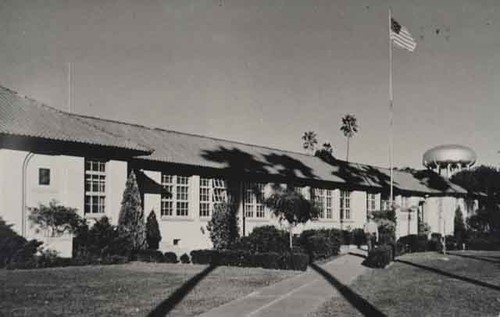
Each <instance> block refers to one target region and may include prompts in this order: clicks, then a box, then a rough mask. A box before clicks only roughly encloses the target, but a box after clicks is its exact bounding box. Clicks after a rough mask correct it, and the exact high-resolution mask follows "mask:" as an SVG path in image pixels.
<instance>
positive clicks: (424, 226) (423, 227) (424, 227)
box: [418, 221, 431, 235]
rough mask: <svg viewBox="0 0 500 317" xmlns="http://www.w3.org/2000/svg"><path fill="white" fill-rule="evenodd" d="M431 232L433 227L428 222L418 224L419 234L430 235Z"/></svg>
mask: <svg viewBox="0 0 500 317" xmlns="http://www.w3.org/2000/svg"><path fill="white" fill-rule="evenodd" d="M430 232H431V226H429V224H428V223H427V222H423V221H420V222H419V223H418V234H425V235H428V234H429V233H430Z"/></svg>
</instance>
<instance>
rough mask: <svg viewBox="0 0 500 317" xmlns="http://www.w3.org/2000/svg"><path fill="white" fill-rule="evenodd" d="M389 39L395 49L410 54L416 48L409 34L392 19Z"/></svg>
mask: <svg viewBox="0 0 500 317" xmlns="http://www.w3.org/2000/svg"><path fill="white" fill-rule="evenodd" d="M390 39H391V41H392V42H393V43H394V44H396V46H397V47H399V48H402V49H405V50H408V51H410V52H413V51H414V50H415V47H417V42H415V39H413V37H412V36H411V34H410V32H408V30H407V29H406V28H405V27H404V26H402V25H401V24H399V22H398V21H396V20H394V19H393V18H391V31H390Z"/></svg>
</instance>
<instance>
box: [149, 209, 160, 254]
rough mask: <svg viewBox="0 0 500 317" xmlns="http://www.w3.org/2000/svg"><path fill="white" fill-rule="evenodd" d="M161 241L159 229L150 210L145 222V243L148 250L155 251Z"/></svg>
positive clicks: (153, 213) (154, 215) (153, 212)
mask: <svg viewBox="0 0 500 317" xmlns="http://www.w3.org/2000/svg"><path fill="white" fill-rule="evenodd" d="M160 241H161V233H160V227H159V225H158V221H157V220H156V214H155V211H154V210H151V212H150V213H149V216H148V218H147V220H146V242H147V244H148V249H152V250H157V249H158V247H159V245H160Z"/></svg>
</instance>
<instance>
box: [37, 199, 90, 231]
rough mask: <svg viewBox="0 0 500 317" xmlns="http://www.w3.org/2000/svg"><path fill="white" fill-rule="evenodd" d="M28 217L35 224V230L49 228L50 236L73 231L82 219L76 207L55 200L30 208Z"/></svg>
mask: <svg viewBox="0 0 500 317" xmlns="http://www.w3.org/2000/svg"><path fill="white" fill-rule="evenodd" d="M30 211H31V213H30V215H29V217H28V219H29V220H30V221H31V222H32V223H33V224H34V225H36V226H38V227H37V228H36V231H37V232H39V231H40V229H42V230H49V231H50V235H51V236H52V237H55V236H60V235H62V234H63V233H65V232H68V233H73V232H75V230H76V228H77V227H79V226H80V225H81V224H82V222H83V221H84V220H83V219H82V218H81V217H80V216H79V215H78V213H77V209H76V208H70V207H65V206H63V205H60V204H59V203H58V202H57V201H56V200H52V201H50V202H49V205H48V206H46V205H44V204H39V206H38V208H30Z"/></svg>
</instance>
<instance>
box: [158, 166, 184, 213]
mask: <svg viewBox="0 0 500 317" xmlns="http://www.w3.org/2000/svg"><path fill="white" fill-rule="evenodd" d="M161 185H162V186H163V193H162V194H161V215H162V216H174V215H175V216H181V217H185V216H187V215H188V214H189V177H187V176H176V175H167V174H162V175H161Z"/></svg>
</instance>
